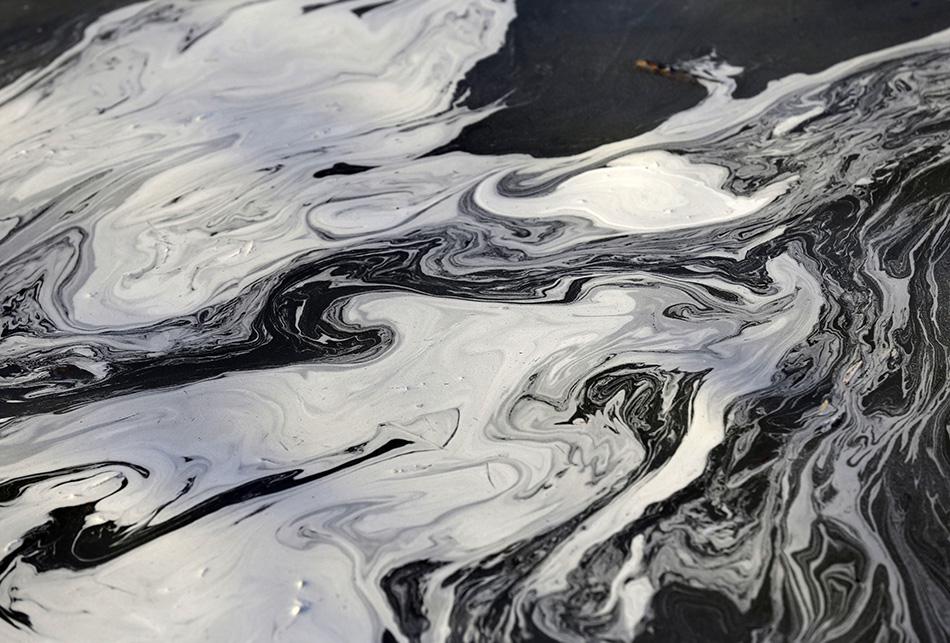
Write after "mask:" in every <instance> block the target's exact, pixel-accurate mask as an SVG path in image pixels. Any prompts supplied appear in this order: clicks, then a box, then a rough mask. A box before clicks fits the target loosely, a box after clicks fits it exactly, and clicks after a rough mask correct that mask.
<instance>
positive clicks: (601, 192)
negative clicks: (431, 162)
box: [477, 150, 794, 232]
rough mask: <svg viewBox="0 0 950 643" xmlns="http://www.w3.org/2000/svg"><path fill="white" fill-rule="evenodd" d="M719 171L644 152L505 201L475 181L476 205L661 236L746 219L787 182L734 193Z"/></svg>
mask: <svg viewBox="0 0 950 643" xmlns="http://www.w3.org/2000/svg"><path fill="white" fill-rule="evenodd" d="M727 176H728V171H727V170H726V169H725V168H722V167H719V166H716V165H710V164H704V163H703V164H701V163H692V162H690V161H689V159H687V158H686V157H683V156H679V155H676V154H672V153H670V152H664V151H661V150H650V151H646V152H636V153H633V154H628V155H626V156H623V157H620V158H618V159H615V160H613V161H610V162H608V163H607V164H606V165H605V166H604V167H600V168H597V169H593V170H588V171H586V172H582V173H581V174H578V175H576V176H573V177H571V178H569V179H567V180H566V181H564V182H563V183H561V184H560V185H558V186H557V188H555V189H554V190H553V191H551V192H549V193H547V194H543V195H540V196H535V197H527V198H525V197H519V198H506V197H504V196H501V195H499V194H498V193H497V191H496V187H497V184H487V183H485V184H482V185H481V186H480V187H479V191H478V195H477V198H478V201H479V204H480V205H482V206H483V207H485V208H487V209H489V210H492V211H496V212H499V213H502V214H504V215H506V216H511V217H521V218H530V217H583V218H585V219H589V220H591V221H593V222H595V223H598V224H600V225H602V226H606V227H608V228H612V229H615V230H620V231H628V232H661V231H665V230H677V229H682V228H689V227H694V226H702V225H710V224H714V223H726V222H729V221H734V220H737V219H742V218H744V217H747V216H750V215H752V214H754V213H756V212H757V211H759V210H761V209H762V208H763V207H765V206H767V205H768V204H770V203H772V202H773V201H775V200H776V199H777V198H779V197H780V196H781V195H783V194H785V193H786V192H787V191H788V190H789V189H790V187H791V185H792V183H793V181H794V179H792V178H789V179H786V180H784V181H779V182H776V183H773V184H771V185H768V186H766V187H764V188H762V189H761V190H759V191H758V192H756V193H754V194H752V195H750V196H737V195H735V194H732V193H731V192H729V191H728V190H727V189H724V188H723V187H722V186H723V183H724V182H725V180H726V178H727Z"/></svg>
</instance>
